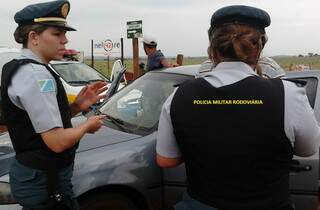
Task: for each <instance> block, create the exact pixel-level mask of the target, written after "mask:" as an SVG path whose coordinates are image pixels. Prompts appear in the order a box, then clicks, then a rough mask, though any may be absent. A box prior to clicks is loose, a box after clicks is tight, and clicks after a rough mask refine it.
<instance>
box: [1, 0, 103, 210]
mask: <svg viewBox="0 0 320 210" xmlns="http://www.w3.org/2000/svg"><path fill="white" fill-rule="evenodd" d="M69 8H70V4H69V2H68V1H65V0H59V1H52V2H47V3H40V4H34V5H29V6H27V7H25V8H24V9H22V10H21V11H19V12H17V13H16V15H15V21H16V22H17V23H18V27H17V29H16V31H15V33H14V37H15V39H16V41H17V42H18V43H21V44H22V45H23V50H22V56H21V58H20V59H19V60H13V61H11V62H9V63H7V64H6V65H5V66H4V68H3V73H2V78H1V82H2V83H1V84H2V100H3V118H4V120H5V123H6V125H7V127H8V130H9V134H10V137H11V140H12V143H13V146H14V149H15V152H16V159H15V161H14V162H13V164H12V167H11V170H10V184H11V189H12V193H13V196H14V197H15V199H16V200H17V202H18V203H19V204H20V205H22V206H23V209H64V208H67V209H78V206H77V203H76V201H75V199H74V195H73V192H72V184H71V176H72V172H73V161H74V157H75V150H76V148H77V145H78V142H79V141H80V139H81V137H82V136H83V135H84V134H85V133H94V132H95V131H97V130H98V129H99V128H100V127H101V125H102V119H103V118H104V117H105V116H94V117H91V118H89V119H88V120H87V121H86V122H84V123H82V124H80V125H79V126H77V127H75V128H72V125H71V116H72V115H75V114H77V113H78V112H80V111H83V110H87V109H88V108H89V107H90V106H91V105H92V104H93V103H95V102H96V101H98V100H100V99H101V98H102V97H104V95H100V94H101V93H102V92H103V91H105V89H106V87H105V85H106V84H105V83H103V82H99V83H94V84H91V85H88V86H87V87H85V88H84V89H83V90H82V91H81V92H80V93H79V95H78V96H77V98H76V100H75V102H74V103H73V104H71V105H70V106H69V104H68V101H67V98H66V94H65V91H64V89H63V86H62V84H61V82H60V80H59V78H58V77H57V76H56V75H55V74H54V73H53V72H52V71H51V69H50V68H49V67H48V66H47V65H46V64H48V62H49V61H51V60H53V59H55V60H57V59H61V58H62V56H63V53H64V50H65V44H66V43H67V42H68V40H67V38H66V35H65V34H66V31H73V30H74V29H73V28H71V27H70V26H68V25H67V24H66V17H67V15H68V12H69Z"/></svg>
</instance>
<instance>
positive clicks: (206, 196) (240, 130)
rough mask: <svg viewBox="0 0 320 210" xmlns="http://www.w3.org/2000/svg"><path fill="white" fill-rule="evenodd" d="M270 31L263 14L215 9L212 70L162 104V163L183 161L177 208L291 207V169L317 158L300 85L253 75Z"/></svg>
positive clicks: (317, 131)
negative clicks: (183, 189)
mask: <svg viewBox="0 0 320 210" xmlns="http://www.w3.org/2000/svg"><path fill="white" fill-rule="evenodd" d="M269 25H270V17H269V15H268V13H267V12H265V11H263V10H261V9H258V8H254V7H249V6H243V5H235V6H228V7H223V8H221V9H219V10H217V11H216V12H215V13H214V14H213V15H212V18H211V25H210V29H209V31H208V35H209V40H210V45H209V48H208V53H209V58H211V59H212V60H213V63H215V64H216V66H215V69H214V71H211V72H208V73H207V75H206V77H202V78H198V79H195V80H191V81H187V82H185V83H183V84H181V85H180V86H179V87H178V88H177V89H176V90H175V92H174V93H173V94H172V95H171V96H170V97H169V98H168V99H167V101H166V102H165V103H164V106H163V109H162V113H161V115H160V122H159V129H158V137H157V146H156V150H157V163H158V165H159V166H161V167H175V166H177V165H179V164H180V163H182V162H184V163H185V167H186V174H187V182H188V187H187V193H186V194H185V195H184V198H183V200H182V201H181V202H180V203H178V204H177V205H176V206H175V208H176V209H178V210H180V209H194V210H198V209H211V210H216V209H219V210H231V209H232V210H233V209H240V210H241V209H243V210H247V209H250V210H289V209H293V207H292V204H291V201H290V193H289V169H290V163H291V160H292V158H293V155H294V154H295V155H298V156H310V155H312V154H314V153H315V152H316V149H317V145H318V142H317V141H318V139H319V137H320V128H319V126H318V124H317V121H316V118H315V116H314V113H313V110H312V108H311V107H310V105H309V103H308V99H307V96H306V92H305V89H304V88H303V87H301V85H300V86H298V85H296V84H295V83H293V82H290V81H285V80H281V79H279V78H276V79H264V78H262V77H260V76H258V74H257V73H256V72H255V69H256V66H257V62H258V59H259V57H260V53H261V51H262V49H263V47H264V45H265V43H266V41H267V39H266V34H265V30H264V29H265V27H267V26H269Z"/></svg>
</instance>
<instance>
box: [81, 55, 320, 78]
mask: <svg viewBox="0 0 320 210" xmlns="http://www.w3.org/2000/svg"><path fill="white" fill-rule="evenodd" d="M272 58H273V59H274V60H275V61H277V62H278V64H279V65H280V66H281V67H282V68H283V69H285V70H289V69H290V66H291V69H292V70H294V68H295V67H296V66H297V65H301V64H302V65H304V66H307V67H310V68H311V69H320V56H318V55H316V56H274V57H272ZM206 59H207V58H206V57H185V58H184V60H183V65H192V64H200V63H202V62H203V61H205V60H206ZM169 60H170V62H171V63H175V62H176V60H175V58H170V59H169ZM113 62H114V60H112V59H110V61H109V67H108V61H107V60H101V59H100V60H95V61H94V68H95V69H97V70H98V71H100V72H101V73H102V74H104V75H106V76H107V77H109V76H110V74H111V69H112V65H113ZM140 62H144V63H147V61H146V59H141V60H140ZM85 63H86V64H88V65H91V60H85ZM124 63H125V65H126V67H127V69H128V71H129V72H132V59H125V60H124Z"/></svg>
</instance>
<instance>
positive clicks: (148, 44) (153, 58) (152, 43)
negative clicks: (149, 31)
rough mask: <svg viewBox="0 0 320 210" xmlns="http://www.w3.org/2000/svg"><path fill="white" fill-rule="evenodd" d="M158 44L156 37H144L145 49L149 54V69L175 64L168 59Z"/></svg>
mask: <svg viewBox="0 0 320 210" xmlns="http://www.w3.org/2000/svg"><path fill="white" fill-rule="evenodd" d="M157 45H158V43H157V40H156V39H155V38H153V37H150V36H145V37H144V38H143V49H144V52H145V53H146V55H147V56H148V61H147V71H152V70H157V69H161V68H168V67H173V66H174V65H172V64H170V63H169V62H168V61H167V59H166V58H165V56H164V55H163V53H162V52H161V50H157Z"/></svg>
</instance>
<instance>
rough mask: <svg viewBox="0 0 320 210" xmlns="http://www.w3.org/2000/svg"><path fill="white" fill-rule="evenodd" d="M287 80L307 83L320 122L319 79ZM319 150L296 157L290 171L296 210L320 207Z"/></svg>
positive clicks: (295, 77) (310, 101)
mask: <svg viewBox="0 0 320 210" xmlns="http://www.w3.org/2000/svg"><path fill="white" fill-rule="evenodd" d="M287 78H291V79H298V80H302V81H305V82H306V85H305V88H306V93H307V97H308V100H309V103H310V105H311V107H312V108H313V109H314V111H315V115H316V118H317V120H318V122H320V118H319V116H320V112H319V111H320V110H319V109H320V106H319V105H320V104H319V102H318V100H319V99H318V98H317V96H318V95H319V87H318V78H317V77H315V76H311V75H310V76H306V75H305V74H301V75H300V76H299V74H298V75H288V76H287ZM318 180H319V149H317V152H316V154H314V155H313V156H311V157H298V156H295V157H294V160H293V161H292V167H291V171H290V191H291V196H292V200H293V203H294V205H295V208H296V210H306V209H308V210H315V209H316V208H317V205H318V189H319V184H318Z"/></svg>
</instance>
